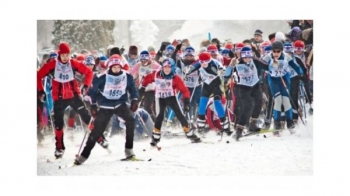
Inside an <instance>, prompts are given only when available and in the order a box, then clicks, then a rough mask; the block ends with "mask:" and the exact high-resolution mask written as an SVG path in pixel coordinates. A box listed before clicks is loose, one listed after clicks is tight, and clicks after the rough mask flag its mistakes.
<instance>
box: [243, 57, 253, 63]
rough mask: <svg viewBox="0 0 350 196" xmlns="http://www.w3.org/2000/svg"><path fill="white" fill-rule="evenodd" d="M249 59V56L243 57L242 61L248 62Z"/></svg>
mask: <svg viewBox="0 0 350 196" xmlns="http://www.w3.org/2000/svg"><path fill="white" fill-rule="evenodd" d="M251 60H252V58H249V57H245V58H243V61H244V62H245V63H249V62H250V61H251Z"/></svg>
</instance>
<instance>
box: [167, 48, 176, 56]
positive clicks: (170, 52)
mask: <svg viewBox="0 0 350 196" xmlns="http://www.w3.org/2000/svg"><path fill="white" fill-rule="evenodd" d="M174 51H175V50H173V49H167V50H166V51H165V54H166V55H169V54H172V53H174Z"/></svg>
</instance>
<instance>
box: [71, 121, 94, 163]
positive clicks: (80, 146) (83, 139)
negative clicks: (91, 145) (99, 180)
mask: <svg viewBox="0 0 350 196" xmlns="http://www.w3.org/2000/svg"><path fill="white" fill-rule="evenodd" d="M79 117H80V116H79ZM93 121H94V118H93V117H91V119H90V122H89V125H88V127H89V126H90V125H91V123H92V122H93ZM87 133H88V131H87V130H86V129H85V134H84V138H83V141H81V144H80V147H79V151H78V154H76V155H75V157H78V156H79V154H80V150H81V147H82V146H83V143H84V141H85V138H86V134H87Z"/></svg>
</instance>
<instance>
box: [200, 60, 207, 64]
mask: <svg viewBox="0 0 350 196" xmlns="http://www.w3.org/2000/svg"><path fill="white" fill-rule="evenodd" d="M209 62H210V59H209V60H206V61H202V60H199V63H200V64H208V63H209Z"/></svg>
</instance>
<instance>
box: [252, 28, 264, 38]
mask: <svg viewBox="0 0 350 196" xmlns="http://www.w3.org/2000/svg"><path fill="white" fill-rule="evenodd" d="M262 33H263V32H262V31H261V30H260V29H257V30H255V32H254V35H260V36H262Z"/></svg>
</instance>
